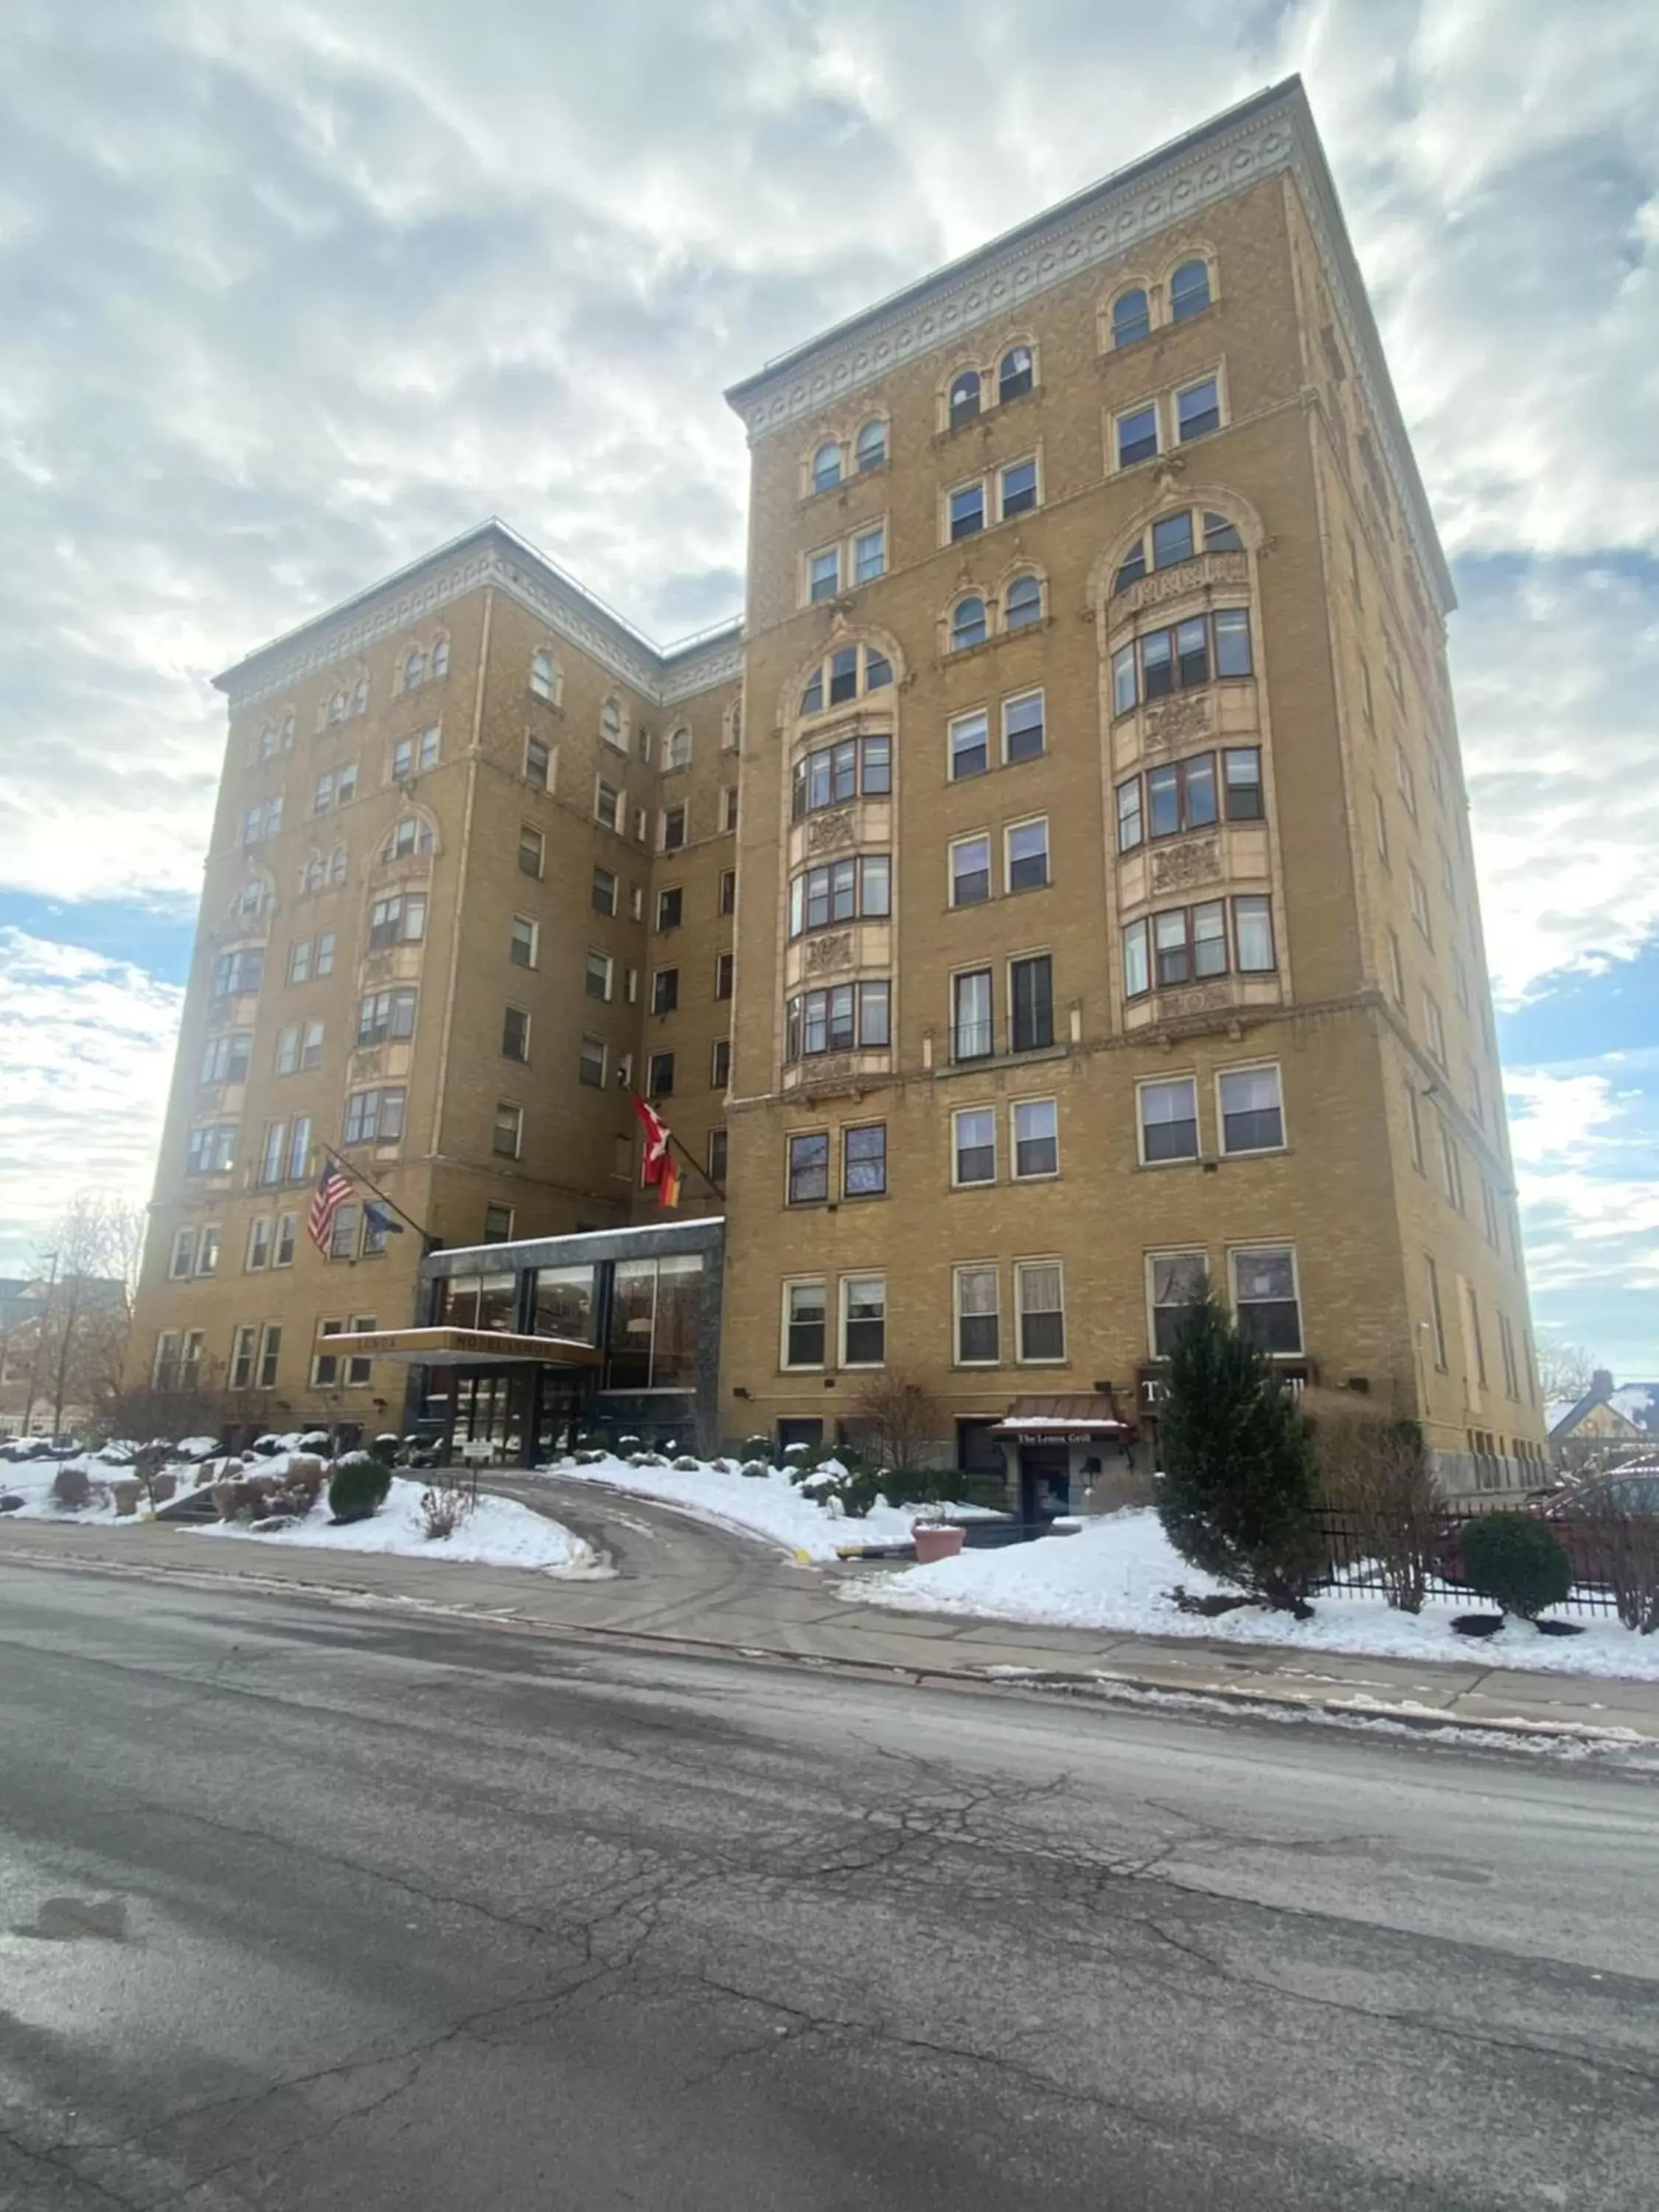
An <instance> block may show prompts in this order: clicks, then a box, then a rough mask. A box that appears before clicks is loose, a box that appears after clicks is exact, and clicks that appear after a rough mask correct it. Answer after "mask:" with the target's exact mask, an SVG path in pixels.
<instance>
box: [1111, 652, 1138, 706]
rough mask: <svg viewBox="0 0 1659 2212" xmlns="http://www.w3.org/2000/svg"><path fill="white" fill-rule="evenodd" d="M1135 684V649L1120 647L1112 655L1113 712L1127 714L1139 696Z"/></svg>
mask: <svg viewBox="0 0 1659 2212" xmlns="http://www.w3.org/2000/svg"><path fill="white" fill-rule="evenodd" d="M1138 696H1139V692H1138V690H1137V689H1136V683H1135V649H1134V647H1133V646H1132V645H1125V646H1121V647H1119V649H1118V650H1117V652H1115V653H1114V654H1113V655H1112V712H1113V713H1114V714H1127V713H1128V712H1129V710H1130V708H1132V707H1133V705H1134V703H1135V701H1136V699H1137V698H1138Z"/></svg>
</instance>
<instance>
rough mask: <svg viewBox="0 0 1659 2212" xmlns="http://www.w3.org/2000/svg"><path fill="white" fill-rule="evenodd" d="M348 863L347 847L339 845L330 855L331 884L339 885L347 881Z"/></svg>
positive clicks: (329, 876) (329, 873)
mask: <svg viewBox="0 0 1659 2212" xmlns="http://www.w3.org/2000/svg"><path fill="white" fill-rule="evenodd" d="M347 865H348V864H347V861H346V848H345V847H344V846H343V845H337V846H336V847H335V848H334V850H333V851H332V852H331V854H329V856H328V879H329V881H330V883H331V884H343V882H344V881H345V879H346V868H347Z"/></svg>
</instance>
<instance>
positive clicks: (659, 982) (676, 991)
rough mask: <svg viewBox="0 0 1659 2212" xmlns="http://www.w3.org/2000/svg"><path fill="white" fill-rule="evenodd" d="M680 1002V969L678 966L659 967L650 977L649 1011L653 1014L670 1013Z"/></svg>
mask: <svg viewBox="0 0 1659 2212" xmlns="http://www.w3.org/2000/svg"><path fill="white" fill-rule="evenodd" d="M679 1003H680V971H679V969H678V968H659V969H657V971H656V973H655V974H654V975H653V976H652V978H651V1011H652V1012H653V1014H671V1013H672V1012H674V1010H675V1009H676V1007H677V1006H678V1005H679Z"/></svg>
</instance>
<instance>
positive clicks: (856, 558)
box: [853, 523, 887, 584]
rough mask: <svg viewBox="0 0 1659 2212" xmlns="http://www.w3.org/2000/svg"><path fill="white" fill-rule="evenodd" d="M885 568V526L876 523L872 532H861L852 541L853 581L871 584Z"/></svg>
mask: <svg viewBox="0 0 1659 2212" xmlns="http://www.w3.org/2000/svg"><path fill="white" fill-rule="evenodd" d="M886 568H887V526H886V525H885V524H884V523H878V524H877V526H876V527H875V528H874V529H873V530H861V531H860V532H859V534H858V536H857V537H856V538H854V540H853V581H854V583H855V584H872V583H874V581H875V580H876V578H877V577H878V576H879V575H882V574H884V573H885V571H886Z"/></svg>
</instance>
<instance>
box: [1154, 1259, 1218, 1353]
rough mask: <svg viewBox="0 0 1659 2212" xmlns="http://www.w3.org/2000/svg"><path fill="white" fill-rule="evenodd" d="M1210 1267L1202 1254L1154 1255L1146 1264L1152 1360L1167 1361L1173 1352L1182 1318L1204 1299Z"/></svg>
mask: <svg viewBox="0 0 1659 2212" xmlns="http://www.w3.org/2000/svg"><path fill="white" fill-rule="evenodd" d="M1209 1279H1210V1263H1209V1261H1207V1260H1206V1258H1205V1256H1204V1255H1203V1253H1201V1252H1154V1253H1153V1254H1152V1257H1151V1258H1150V1259H1149V1260H1148V1261H1147V1262H1146V1291H1147V1305H1148V1309H1149V1312H1150V1319H1151V1329H1150V1332H1149V1334H1150V1336H1151V1340H1152V1357H1153V1358H1154V1359H1167V1358H1169V1356H1170V1352H1172V1351H1173V1350H1174V1348H1175V1340H1176V1330H1177V1329H1178V1328H1180V1326H1181V1317H1182V1314H1183V1313H1185V1311H1186V1310H1187V1308H1188V1306H1189V1305H1190V1304H1192V1302H1193V1300H1194V1298H1197V1297H1202V1296H1203V1295H1204V1291H1205V1287H1206V1285H1207V1284H1208V1282H1209Z"/></svg>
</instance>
